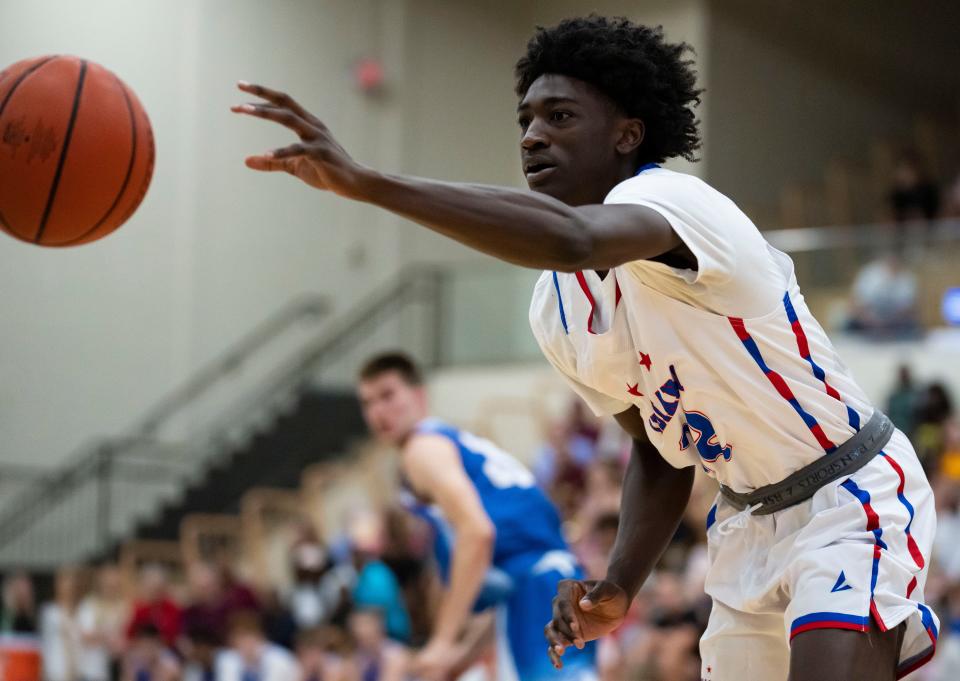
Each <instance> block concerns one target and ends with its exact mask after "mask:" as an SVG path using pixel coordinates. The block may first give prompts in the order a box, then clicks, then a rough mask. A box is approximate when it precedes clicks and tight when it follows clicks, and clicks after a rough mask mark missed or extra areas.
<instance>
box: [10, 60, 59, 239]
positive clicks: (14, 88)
mask: <svg viewBox="0 0 960 681" xmlns="http://www.w3.org/2000/svg"><path fill="white" fill-rule="evenodd" d="M59 56H60V55H53V56H52V57H47V58H46V59H44V60H43V61H41V62H38V63H36V64H34V65H33V66H31V67H30V68H29V69H27V70H26V71H24V72H23V73H21V74H20V75H19V76H17V80H16V81H15V82H14V83H13V86H12V87H11V88H10V91H9V92H7V96H6V97H4V98H3V101H2V102H0V117H2V116H3V110H4V109H6V108H7V104H8V103H9V102H10V99H11V97H13V93H14V92H16V91H17V88H18V87H20V86H21V85H22V84H23V81H25V80H26V79H27V77H28V76H31V75H33V74H34V73H36V72H37V71H39V70H40V68H41V67H43V66H46V65H47V64H49V63H50V62H52V61H53V60H54V59H56V58H57V57H59ZM0 223H2V224H3V227H4V229H5V230H6V231H8V232H10V234H12V235H13V236H15V237H17V238H18V239H23V240H24V241H29V240H30V237H27V236H24V235H23V234H21V233H20V232H18V231H17V230H15V229H14V228H13V225H11V224H10V222H9V221H8V220H7V219H6V218H5V217H4V216H3V214H0Z"/></svg>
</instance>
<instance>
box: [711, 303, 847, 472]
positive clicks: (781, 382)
mask: <svg viewBox="0 0 960 681" xmlns="http://www.w3.org/2000/svg"><path fill="white" fill-rule="evenodd" d="M783 308H784V311H785V312H786V314H787V321H788V322H789V323H790V328H791V330H792V331H793V335H794V338H796V341H797V351H798V352H799V354H800V357H801V358H802V359H803V360H804V361H806V362H807V364H809V365H810V370H811V371H812V372H813V375H814V377H815V378H816V379H817V380H818V381H820V382H821V383H823V386H824V390H825V391H826V393H827V395H829V396H830V397H832V398H833V399H835V400H837V402H839V403H840V404H842V405H843V406H844V407H845V408H846V410H847V421H848V423H849V424H850V427H851V428H853V430H854V431H858V430H860V415H859V414H858V413H857V412H856V410H855V409H853V408H852V407H850V406H849V405H848V404H846V403H845V402H844V401H843V398H842V397H841V396H840V393H839V392H838V391H837V389H836V388H834V387H833V386H832V385H830V382H829V381H828V380H827V374H826V372H825V371H824V370H823V368H822V367H821V366H820V365H819V364H817V362H816V361H815V360H814V358H813V355H812V354H811V352H810V343H809V342H808V340H807V334H806V332H805V331H804V329H803V324H801V323H800V319H799V317H798V316H797V311H796V309H795V308H794V306H793V301H791V300H790V293H789V292H786V293H784V295H783ZM727 319H728V320H729V322H730V326H732V327H733V330H734V332H735V333H736V334H737V338H739V339H740V342H741V343H743V346H744V347H745V348H746V350H747V352H748V353H749V354H750V357H751V358H753V361H754V362H756V364H757V366H759V367H760V370H761V371H763V374H764V375H765V376H766V377H767V380H768V381H770V383H771V385H773V387H774V389H776V391H777V393H778V394H779V395H780V397H782V398H783V399H784V400H786V401H787V402H788V403H789V404H790V406H791V407H793V410H794V411H795V412H797V415H798V416H800V418H801V419H802V420H803V422H804V424H805V425H806V426H807V428H808V429H809V430H810V432H811V433H812V434H813V436H814V438H816V440H817V443H818V444H819V445H820V447H822V448H823V451H824V452H825V453H826V454H831V453H833V452H834V451H835V450H836V448H837V445H836V444H835V443H834V442H833V441H832V440H831V439H830V438H829V437H827V434H826V433H825V432H824V430H823V426H821V425H820V423H819V422H818V421H817V419H816V418H814V417H813V416H812V415H811V414H810V413H809V412H808V411H807V410H806V409H804V408H803V406H802V405H801V404H800V401H799V400H798V399H797V396H796V395H795V394H794V392H793V390H791V388H790V386H789V384H787V382H786V380H785V379H784V378H783V376H782V375H781V374H780V373H779V372H777V371H776V370H775V369H773V368H771V367H770V366H769V365H768V364H767V362H766V360H764V358H763V354H762V353H761V352H760V347H759V346H758V345H757V342H756V340H754V338H753V336H751V335H750V332H749V331H748V330H747V327H746V323H745V322H744V320H743V319H742V318H740V317H728V318H727Z"/></svg>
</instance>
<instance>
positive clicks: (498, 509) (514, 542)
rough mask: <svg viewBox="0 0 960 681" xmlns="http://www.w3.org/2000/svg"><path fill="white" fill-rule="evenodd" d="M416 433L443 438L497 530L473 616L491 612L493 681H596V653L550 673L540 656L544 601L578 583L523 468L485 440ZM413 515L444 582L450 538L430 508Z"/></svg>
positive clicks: (437, 430) (552, 513) (425, 426)
mask: <svg viewBox="0 0 960 681" xmlns="http://www.w3.org/2000/svg"><path fill="white" fill-rule="evenodd" d="M417 432H418V433H433V434H436V435H442V436H443V437H446V438H448V439H449V440H450V441H451V442H453V444H455V445H456V447H457V451H458V452H459V453H460V460H461V462H462V463H463V469H464V470H465V471H466V473H467V477H468V478H470V482H472V483H473V486H474V488H476V490H477V494H478V495H479V496H480V503H481V504H483V509H484V510H485V511H486V513H487V515H488V516H489V517H490V520H491V521H492V522H493V525H494V527H495V528H496V539H495V540H494V547H493V566H492V567H491V568H490V570H489V571H488V573H487V575H486V578H485V579H484V583H483V586H482V587H481V590H480V594H479V595H478V597H477V601H476V603H475V604H474V610H476V611H479V610H485V609H486V608H489V607H497V608H498V612H499V613H500V615H501V616H502V618H503V619H502V620H501V621H500V622H499V624H498V626H497V632H498V634H497V638H498V641H497V648H498V655H497V659H498V670H497V678H498V679H503V680H505V681H514V680H517V679H519V680H520V681H595V679H596V675H595V673H594V660H595V657H596V646H595V644H594V643H593V642H591V643H588V644H587V646H586V648H584V649H583V650H576V649H571V650H568V651H567V653H566V654H565V655H564V658H563V664H564V668H563V669H562V670H561V671H557V670H555V669H554V668H553V666H552V665H551V664H550V661H549V658H548V657H547V655H546V653H545V652H544V650H545V645H546V639H544V636H543V625H544V623H546V622H548V621H549V620H550V618H551V616H552V611H551V599H552V598H553V597H554V595H556V593H557V583H558V582H559V581H560V580H561V579H582V578H583V573H582V572H581V570H580V568H579V566H578V565H577V563H576V559H575V558H574V557H573V555H572V554H571V553H570V552H569V550H568V549H567V544H566V542H565V541H564V540H563V536H562V535H561V533H560V516H559V515H558V514H557V510H556V509H555V508H554V506H553V504H552V503H550V501H549V500H548V499H547V497H546V496H545V495H544V493H543V492H542V491H541V490H540V489H539V488H538V487H536V485H535V484H534V477H533V474H532V473H531V472H530V471H529V470H527V469H526V468H525V467H524V466H523V464H521V463H520V462H519V461H517V460H516V459H514V458H513V457H512V456H510V455H509V454H507V453H506V452H504V451H502V450H501V449H500V448H498V447H497V446H496V445H494V444H493V443H492V442H490V441H489V440H485V439H483V438H480V437H477V436H476V435H473V434H472V433H468V432H466V431H463V430H459V429H458V428H454V427H453V426H450V425H447V424H445V423H441V422H439V421H435V420H432V419H431V420H427V421H423V422H422V423H420V425H419V426H418V427H417ZM412 510H413V511H414V512H415V513H417V514H418V515H420V516H422V517H423V518H426V519H427V521H428V522H429V523H430V524H431V525H432V526H433V528H434V530H435V539H434V554H435V556H436V558H437V563H438V565H439V568H440V572H441V575H442V576H443V578H444V581H449V577H450V557H451V553H452V551H453V546H454V541H455V537H454V536H453V530H452V528H451V527H450V525H449V524H448V523H447V521H446V520H445V519H444V517H443V514H442V513H441V512H440V509H438V508H437V507H436V506H424V505H415V506H414V508H413V509H412Z"/></svg>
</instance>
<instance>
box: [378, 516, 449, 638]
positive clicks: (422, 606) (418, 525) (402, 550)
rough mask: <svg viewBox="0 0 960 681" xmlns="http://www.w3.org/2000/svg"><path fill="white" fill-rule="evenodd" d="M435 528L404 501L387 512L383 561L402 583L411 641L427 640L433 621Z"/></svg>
mask: <svg viewBox="0 0 960 681" xmlns="http://www.w3.org/2000/svg"><path fill="white" fill-rule="evenodd" d="M432 547H433V529H432V528H431V526H430V525H429V523H427V522H426V521H424V519H423V518H421V517H419V516H417V515H414V514H412V513H410V512H408V511H407V510H406V509H405V508H403V506H401V505H400V504H396V505H392V506H389V507H387V509H386V510H385V511H384V547H383V553H382V555H381V560H383V562H384V563H386V565H387V567H389V568H390V571H391V572H393V574H394V576H395V577H396V578H397V582H399V584H400V590H401V591H402V593H403V602H404V605H405V606H406V609H407V613H408V615H409V616H410V628H411V633H410V640H409V641H407V643H409V644H413V645H420V644H423V643H426V641H427V639H428V638H429V637H430V629H431V626H432V624H433V622H432V620H433V612H432V611H431V609H430V604H431V596H432V594H433V593H434V591H433V588H434V582H433V580H434V578H435V576H436V575H435V574H434V572H433V570H432V568H433V565H432V563H431V559H432V553H433V551H432Z"/></svg>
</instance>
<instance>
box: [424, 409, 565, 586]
mask: <svg viewBox="0 0 960 681" xmlns="http://www.w3.org/2000/svg"><path fill="white" fill-rule="evenodd" d="M417 432H418V433H433V434H437V435H442V436H443V437H446V438H448V439H449V440H450V441H451V442H453V444H455V445H456V447H457V451H458V452H459V453H460V460H461V461H462V462H463V469H464V470H465V471H466V473H467V477H468V478H470V482H472V483H473V486H474V487H475V488H476V490H477V494H478V495H479V496H480V503H481V504H483V509H484V510H485V511H486V513H487V515H488V516H489V517H490V521H491V522H492V523H493V525H494V527H495V528H496V539H495V542H494V547H493V565H494V567H496V568H499V569H500V570H503V571H505V572H507V573H508V574H513V573H517V572H520V571H525V570H527V569H528V568H529V567H530V565H532V564H533V563H535V562H536V561H537V560H538V559H539V558H540V557H541V556H542V555H543V554H544V553H547V552H548V551H556V550H560V551H566V550H567V545H566V542H565V541H564V540H563V536H562V534H561V533H560V516H559V515H558V514H557V510H556V509H555V508H554V506H553V504H552V503H551V502H550V500H549V499H547V497H546V495H544V493H543V492H542V491H541V490H540V489H539V488H538V487H537V486H536V484H535V482H534V477H533V474H532V473H531V472H530V471H529V470H527V468H526V467H524V466H523V464H521V463H520V462H519V461H517V460H516V459H515V458H513V457H512V456H510V455H509V454H507V453H506V452H504V451H503V450H501V449H500V448H499V447H497V446H496V445H494V444H493V443H492V442H490V441H489V440H485V439H483V438H480V437H477V436H476V435H473V434H472V433H468V432H466V431H463V430H459V429H458V428H455V427H453V426H450V425H448V424H445V423H442V422H440V421H435V420H433V419H430V420H427V421H423V422H421V423H420V425H419V426H418V427H417ZM420 512H421V515H423V517H425V518H427V520H428V521H429V522H430V523H431V524H432V525H433V526H434V528H435V530H436V534H437V546H436V547H435V549H436V550H435V553H436V554H437V560H438V562H439V563H440V567H441V570H442V571H443V572H444V573H445V574H446V572H447V570H448V568H449V554H450V548H451V546H452V543H453V537H452V532H451V530H450V527H449V525H447V523H446V521H445V520H444V519H443V517H442V515H441V514H440V512H439V509H436V508H435V507H430V508H423V509H420Z"/></svg>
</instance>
